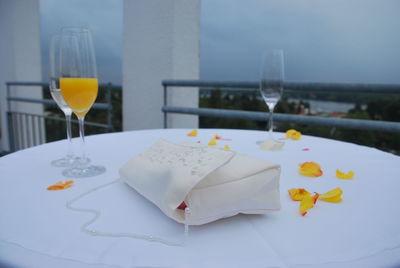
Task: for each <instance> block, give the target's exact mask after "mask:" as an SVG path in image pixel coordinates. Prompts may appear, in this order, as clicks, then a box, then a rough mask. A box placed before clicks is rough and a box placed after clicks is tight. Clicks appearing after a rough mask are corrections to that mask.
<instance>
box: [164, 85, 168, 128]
mask: <svg viewBox="0 0 400 268" xmlns="http://www.w3.org/2000/svg"><path fill="white" fill-rule="evenodd" d="M163 88H164V107H166V106H167V102H168V101H167V86H166V85H165V84H163ZM163 113H164V128H168V123H167V112H166V111H163Z"/></svg>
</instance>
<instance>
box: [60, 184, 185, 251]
mask: <svg viewBox="0 0 400 268" xmlns="http://www.w3.org/2000/svg"><path fill="white" fill-rule="evenodd" d="M121 181H122V179H121V178H119V179H117V180H115V181H112V182H110V183H106V184H103V185H100V186H97V187H95V188H93V189H90V190H89V191H87V192H85V193H82V194H80V195H78V196H77V197H75V198H73V199H72V200H70V201H68V202H67V203H66V207H67V208H68V209H70V210H72V211H76V212H84V213H89V214H92V215H93V217H92V218H91V219H90V220H89V221H87V222H85V223H84V224H83V225H82V226H81V231H82V232H85V233H87V234H90V235H93V236H103V237H114V238H117V237H123V238H133V239H141V240H146V241H149V242H158V243H161V244H165V245H168V246H183V245H184V244H185V241H186V239H187V237H188V235H189V225H187V224H185V230H184V239H183V241H181V242H174V241H169V240H165V239H162V238H159V237H156V236H153V235H143V234H136V233H111V232H102V231H98V230H93V229H89V226H90V225H91V224H92V223H94V222H95V221H96V220H97V219H98V218H99V217H100V216H101V212H100V211H98V210H95V209H85V208H77V207H73V206H72V204H73V203H75V202H76V201H78V200H80V199H81V198H83V197H85V196H87V195H89V194H92V193H94V192H95V191H97V190H100V189H102V188H106V187H108V186H110V185H112V184H115V183H118V182H121ZM189 214H190V209H188V208H186V209H185V216H186V219H187V217H189V216H190V215H189Z"/></svg>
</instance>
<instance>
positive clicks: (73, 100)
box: [60, 77, 99, 117]
mask: <svg viewBox="0 0 400 268" xmlns="http://www.w3.org/2000/svg"><path fill="white" fill-rule="evenodd" d="M60 88H61V94H62V96H63V98H64V100H65V102H66V103H67V104H68V106H69V107H70V108H71V109H72V111H74V113H75V114H76V116H77V117H83V116H85V115H86V113H87V112H88V111H89V109H90V107H92V105H93V103H94V101H95V100H96V97H97V92H98V88H99V86H98V82H97V78H74V77H68V78H60Z"/></svg>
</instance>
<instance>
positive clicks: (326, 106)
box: [288, 98, 355, 113]
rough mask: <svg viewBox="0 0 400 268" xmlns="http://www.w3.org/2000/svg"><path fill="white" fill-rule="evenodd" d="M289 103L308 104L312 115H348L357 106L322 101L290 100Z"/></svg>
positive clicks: (348, 103) (347, 103)
mask: <svg viewBox="0 0 400 268" xmlns="http://www.w3.org/2000/svg"><path fill="white" fill-rule="evenodd" d="M288 101H289V102H300V101H303V102H307V103H309V104H310V110H311V112H312V113H333V112H340V113H347V112H348V111H349V110H350V109H352V108H354V106H355V104H354V103H350V102H335V101H320V100H306V99H295V98H289V99H288Z"/></svg>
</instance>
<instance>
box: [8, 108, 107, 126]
mask: <svg viewBox="0 0 400 268" xmlns="http://www.w3.org/2000/svg"><path fill="white" fill-rule="evenodd" d="M7 113H9V114H15V115H23V116H27V115H30V116H35V117H38V118H44V119H49V120H55V121H65V118H60V117H55V116H48V115H40V114H30V113H21V112H14V111H8V112H7ZM71 122H72V123H76V124H78V123H79V121H78V120H75V119H72V120H71ZM85 125H88V126H94V127H101V128H106V129H111V128H112V126H110V125H107V124H101V123H95V122H90V121H85Z"/></svg>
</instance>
